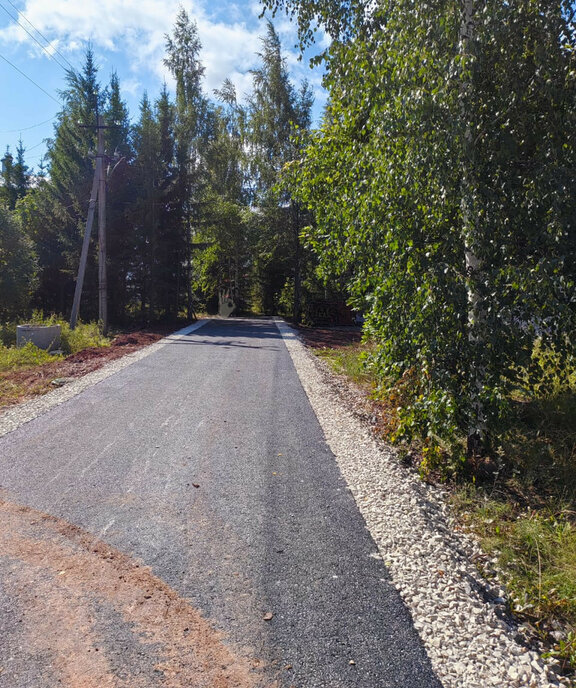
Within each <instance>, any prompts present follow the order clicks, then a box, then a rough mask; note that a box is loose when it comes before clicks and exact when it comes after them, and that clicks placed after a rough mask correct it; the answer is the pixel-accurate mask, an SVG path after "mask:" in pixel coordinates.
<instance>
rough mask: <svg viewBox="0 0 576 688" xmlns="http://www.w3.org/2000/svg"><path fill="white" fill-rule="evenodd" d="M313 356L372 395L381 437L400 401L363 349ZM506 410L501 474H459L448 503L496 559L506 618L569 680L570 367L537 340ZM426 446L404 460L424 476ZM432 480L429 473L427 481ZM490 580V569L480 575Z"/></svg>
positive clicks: (574, 410)
mask: <svg viewBox="0 0 576 688" xmlns="http://www.w3.org/2000/svg"><path fill="white" fill-rule="evenodd" d="M316 353H317V354H318V355H319V356H321V358H323V359H324V360H325V361H327V362H328V363H329V364H330V366H331V367H332V368H333V369H334V370H335V371H336V372H337V373H339V374H343V375H346V376H347V377H349V378H350V379H351V380H353V381H354V382H356V383H359V384H360V385H361V386H363V387H364V389H366V391H367V393H371V394H372V397H373V398H374V399H375V400H376V401H375V403H377V404H378V405H379V408H380V415H381V416H382V421H383V425H382V430H383V434H384V435H385V436H390V435H391V434H392V433H393V431H394V414H393V413H392V414H391V413H390V409H391V408H392V409H393V408H394V407H396V406H397V405H398V400H397V399H386V398H381V397H379V396H378V395H377V394H376V393H375V390H377V389H378V385H377V380H376V379H375V378H374V377H372V376H371V374H370V371H369V370H368V369H366V368H365V367H364V359H365V357H366V345H358V344H351V345H349V346H347V347H343V348H335V349H328V348H325V349H321V350H317V351H316ZM517 374H518V385H517V388H516V389H515V390H514V392H513V393H512V394H511V397H510V404H511V413H510V416H509V418H508V419H507V423H506V425H505V426H503V429H502V430H501V432H500V434H499V436H498V437H497V438H496V442H495V450H494V457H491V459H490V457H488V459H489V463H491V464H492V465H494V466H497V467H498V470H497V471H496V472H495V473H492V474H490V475H489V476H487V475H484V476H483V477H482V476H481V475H480V474H479V473H476V474H474V472H469V473H468V474H467V475H460V476H459V477H457V478H456V479H455V480H454V481H453V482H452V484H451V494H452V497H451V501H452V506H453V509H454V512H455V514H456V515H457V516H458V518H459V520H460V522H461V523H462V524H464V525H465V526H466V527H467V528H468V529H469V530H470V531H472V532H473V533H475V535H476V536H477V537H478V539H479V541H480V543H481V545H482V547H483V549H484V550H485V551H486V552H487V553H489V554H490V555H491V557H492V558H493V557H496V559H497V561H498V565H497V568H498V571H499V576H500V579H501V580H502V582H504V583H505V585H506V588H507V591H508V596H509V601H510V611H511V612H512V613H514V614H515V615H516V616H517V617H518V618H519V619H520V620H522V622H524V623H525V624H526V625H527V626H528V627H529V628H531V629H532V631H533V633H534V635H535V636H536V637H537V638H538V639H539V640H540V641H543V642H544V643H545V645H546V647H547V648H548V654H549V655H550V656H554V657H556V658H557V659H558V661H559V662H560V665H561V667H562V670H563V671H564V672H565V673H567V674H572V675H574V674H575V673H576V362H575V361H574V360H568V361H566V360H562V359H561V358H560V356H558V355H557V354H556V353H555V352H554V351H551V350H545V349H543V348H542V347H541V345H540V344H539V343H538V342H537V343H536V345H535V347H534V352H533V355H532V361H531V364H530V366H529V367H528V368H527V369H524V370H518V371H517ZM425 450H426V447H425V442H420V443H419V442H418V441H417V442H415V443H414V444H413V445H412V446H411V447H410V448H409V453H410V454H411V455H412V456H413V457H414V456H416V461H417V463H418V465H419V467H420V469H421V472H422V467H423V466H425V464H426V455H425ZM428 477H430V475H428ZM484 573H489V572H484Z"/></svg>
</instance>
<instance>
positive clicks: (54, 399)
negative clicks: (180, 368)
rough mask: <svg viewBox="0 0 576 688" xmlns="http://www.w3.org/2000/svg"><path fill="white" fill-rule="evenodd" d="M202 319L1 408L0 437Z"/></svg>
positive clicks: (191, 328)
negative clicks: (87, 371)
mask: <svg viewBox="0 0 576 688" xmlns="http://www.w3.org/2000/svg"><path fill="white" fill-rule="evenodd" d="M205 323H206V320H198V322H196V323H194V324H193V325H189V326H188V327H185V328H183V329H182V330H179V331H178V332H175V333H174V334H171V335H169V336H168V337H164V338H163V339H161V340H160V341H159V342H156V343H155V344H151V345H150V346H145V347H143V348H142V349H139V350H138V351H135V352H134V353H132V354H128V355H126V356H123V357H122V358H118V359H116V360H115V361H111V362H110V363H108V364H106V365H105V366H102V368H99V369H98V370H95V371H94V372H92V373H88V375H84V376H83V377H79V378H77V379H75V380H72V381H70V382H67V383H66V384H65V385H64V386H62V387H58V388H57V389H55V390H54V391H53V392H48V394H44V395H42V396H39V397H37V398H36V399H31V400H30V401H26V402H24V403H22V404H18V405H16V406H13V407H11V408H8V409H7V410H6V411H3V412H0V437H2V435H6V434H7V433H9V432H12V431H13V430H16V428H19V427H20V426H21V425H23V424H24V423H28V422H29V421H31V420H34V418H36V417H37V416H39V415H40V414H42V413H45V412H46V411H48V410H49V409H51V408H52V407H53V406H59V405H60V404H63V403H64V402H65V401H68V399H71V398H72V397H75V396H76V395H77V394H80V392H82V391H84V390H85V389H87V388H88V387H91V386H92V385H95V384H96V383H98V382H101V381H102V380H105V379H106V378H107V377H110V375H114V373H117V372H118V371H119V370H122V369H123V368H126V367H127V366H129V365H131V364H132V363H135V362H136V361H139V360H141V359H142V358H145V357H146V356H149V355H150V354H152V353H154V352H155V351H158V349H161V348H162V347H163V346H166V344H168V343H169V342H171V341H174V340H177V339H180V338H181V337H184V336H185V335H187V334H190V333H191V332H194V330H197V329H198V328H199V327H202V325H204V324H205Z"/></svg>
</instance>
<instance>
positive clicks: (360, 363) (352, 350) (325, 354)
mask: <svg viewBox="0 0 576 688" xmlns="http://www.w3.org/2000/svg"><path fill="white" fill-rule="evenodd" d="M369 349H370V345H369V344H349V345H347V346H342V347H338V348H329V347H323V348H320V349H314V350H313V351H314V353H315V354H316V355H317V356H318V357H320V358H322V359H323V360H324V361H326V362H327V363H328V364H329V365H330V367H331V368H332V370H334V372H335V373H338V374H339V375H345V376H346V377H348V378H349V379H350V380H352V381H353V382H355V383H356V384H358V385H360V386H362V387H365V388H370V390H371V389H372V388H373V387H374V376H373V375H372V374H371V372H370V370H369V369H368V368H367V367H366V363H365V362H366V356H367V353H368V351H369Z"/></svg>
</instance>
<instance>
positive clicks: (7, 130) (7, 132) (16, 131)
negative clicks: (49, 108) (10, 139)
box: [0, 115, 58, 134]
mask: <svg viewBox="0 0 576 688" xmlns="http://www.w3.org/2000/svg"><path fill="white" fill-rule="evenodd" d="M56 117H58V115H54V117H50V119H45V120H44V121H43V122H38V124H33V125H32V126H31V127H24V128H23V129H5V130H3V131H0V134H18V133H20V132H21V131H30V129H36V127H41V126H42V125H43V124H48V122H51V121H52V120H54V119H56Z"/></svg>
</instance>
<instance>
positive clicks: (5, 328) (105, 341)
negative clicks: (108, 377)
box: [0, 311, 112, 365]
mask: <svg viewBox="0 0 576 688" xmlns="http://www.w3.org/2000/svg"><path fill="white" fill-rule="evenodd" d="M20 324H24V323H23V322H18V323H16V322H8V323H1V324H0V345H4V347H6V348H11V347H15V345H16V326H17V325H20ZM26 324H30V325H60V327H61V330H62V338H61V346H60V348H61V350H62V353H64V354H65V355H69V354H75V353H77V352H78V351H82V350H83V349H88V348H90V347H101V346H110V344H111V343H112V339H111V338H110V337H104V335H102V333H101V331H100V326H99V324H98V323H83V322H79V323H78V324H77V325H76V328H75V329H74V330H71V329H70V325H69V324H68V322H67V321H66V320H64V319H63V318H60V317H58V316H56V315H49V316H45V315H44V314H43V313H42V312H41V311H34V313H33V314H32V317H31V318H30V319H28V320H27V321H26ZM51 360H54V359H53V358H52V359H51ZM30 365H40V363H36V364H34V363H31V364H30Z"/></svg>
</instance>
